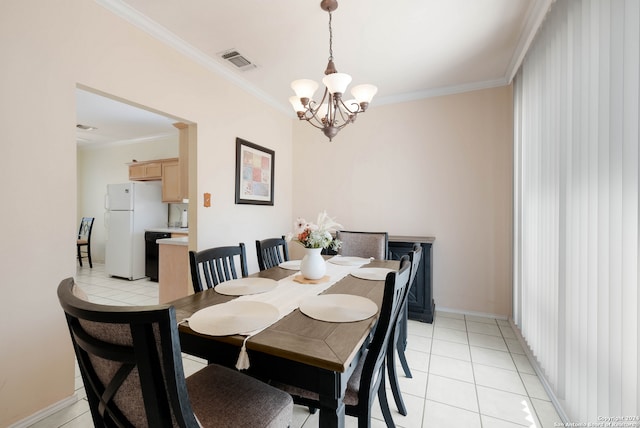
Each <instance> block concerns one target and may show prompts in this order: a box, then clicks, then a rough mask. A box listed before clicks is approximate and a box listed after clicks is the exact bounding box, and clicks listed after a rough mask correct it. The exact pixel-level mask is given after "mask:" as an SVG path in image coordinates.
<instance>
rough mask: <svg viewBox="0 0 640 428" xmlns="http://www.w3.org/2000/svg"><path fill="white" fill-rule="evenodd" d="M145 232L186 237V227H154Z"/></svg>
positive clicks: (187, 232) (187, 230) (187, 231)
mask: <svg viewBox="0 0 640 428" xmlns="http://www.w3.org/2000/svg"><path fill="white" fill-rule="evenodd" d="M146 231H147V232H162V233H176V234H181V235H185V234H186V235H188V234H189V228H188V227H155V228H153V229H147V230H146Z"/></svg>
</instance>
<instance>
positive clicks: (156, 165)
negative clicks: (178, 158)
mask: <svg viewBox="0 0 640 428" xmlns="http://www.w3.org/2000/svg"><path fill="white" fill-rule="evenodd" d="M161 179H162V162H161V161H151V162H135V163H131V164H129V180H131V181H152V180H161Z"/></svg>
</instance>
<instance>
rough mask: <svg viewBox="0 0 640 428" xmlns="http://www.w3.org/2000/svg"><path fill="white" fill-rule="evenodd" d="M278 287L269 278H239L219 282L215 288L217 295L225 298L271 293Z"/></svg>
mask: <svg viewBox="0 0 640 428" xmlns="http://www.w3.org/2000/svg"><path fill="white" fill-rule="evenodd" d="M277 286H278V281H275V280H273V279H269V278H252V277H250V278H239V279H232V280H231V281H225V282H221V283H220V284H218V285H216V286H215V288H214V289H215V290H216V292H217V293H220V294H225V295H227V296H246V295H248V294H260V293H264V292H267V291H271V290H273V289H274V288H276V287H277Z"/></svg>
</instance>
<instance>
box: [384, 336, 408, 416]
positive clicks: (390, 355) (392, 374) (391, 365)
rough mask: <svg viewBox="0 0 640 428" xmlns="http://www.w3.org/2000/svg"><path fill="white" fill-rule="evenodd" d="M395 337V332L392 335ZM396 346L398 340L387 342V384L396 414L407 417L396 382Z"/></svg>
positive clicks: (398, 385) (397, 382)
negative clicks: (389, 386)
mask: <svg viewBox="0 0 640 428" xmlns="http://www.w3.org/2000/svg"><path fill="white" fill-rule="evenodd" d="M395 335H397V330H396V332H395V333H394V339H395ZM397 344H398V340H394V341H392V342H389V348H388V349H387V374H388V375H389V383H390V385H391V392H392V393H393V399H394V401H395V402H396V407H397V408H398V412H400V414H401V415H402V416H407V406H405V404H404V400H403V399H402V392H401V391H400V382H399V381H398V371H397V370H396V359H395V350H396V347H397Z"/></svg>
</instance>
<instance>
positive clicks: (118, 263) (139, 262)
mask: <svg viewBox="0 0 640 428" xmlns="http://www.w3.org/2000/svg"><path fill="white" fill-rule="evenodd" d="M105 209H106V213H105V226H106V228H107V238H106V251H105V261H104V265H105V271H106V273H107V275H111V276H117V277H120V278H126V279H129V280H134V279H140V278H144V277H145V272H144V270H145V269H144V262H145V240H144V232H145V230H146V229H150V228H158V227H166V224H167V215H168V211H167V204H166V203H163V202H162V187H161V183H160V182H159V181H158V182H156V181H140V182H130V183H123V184H109V185H107V195H106V198H105Z"/></svg>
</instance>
